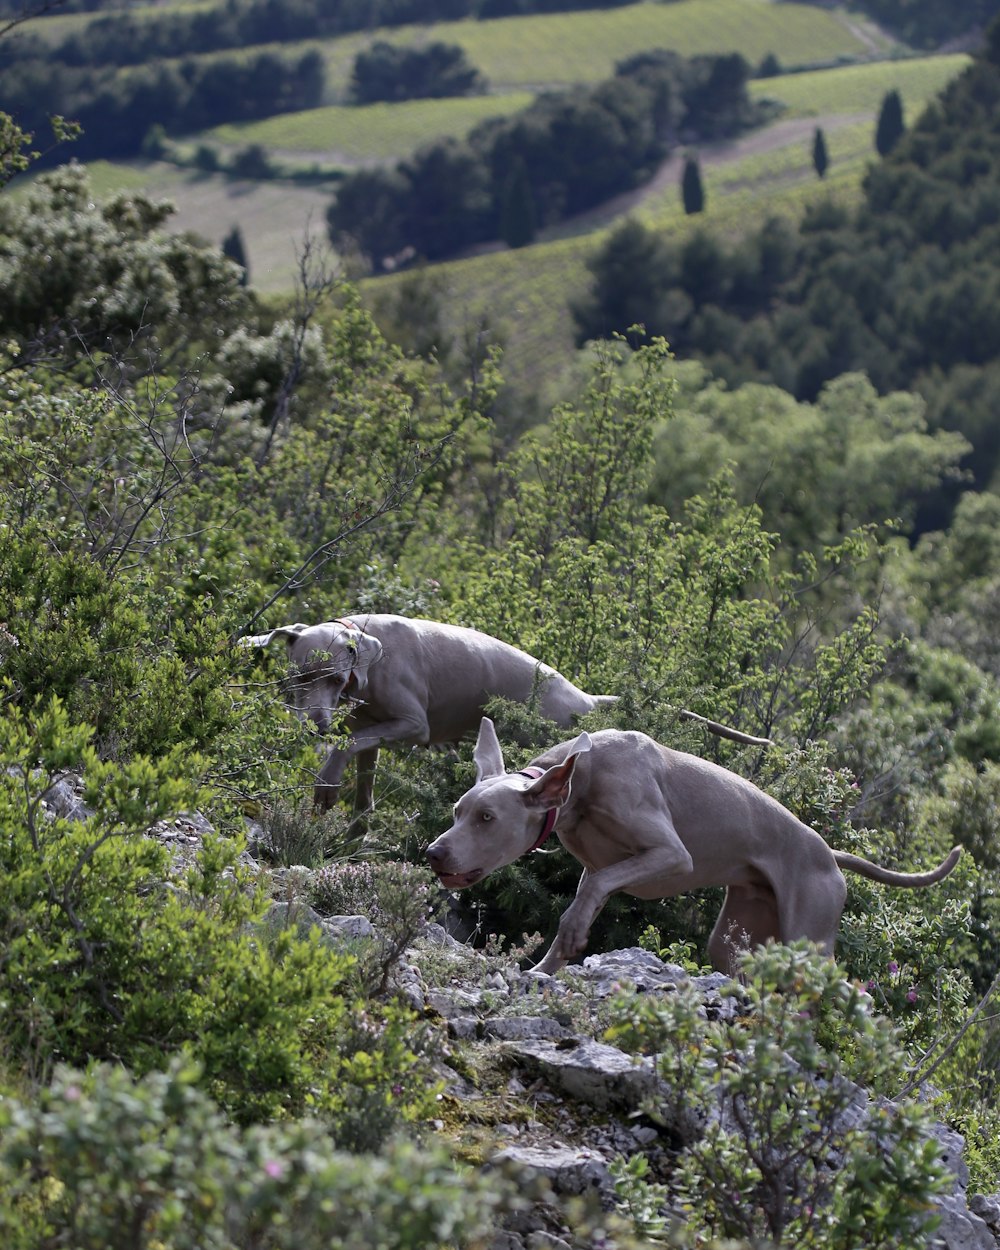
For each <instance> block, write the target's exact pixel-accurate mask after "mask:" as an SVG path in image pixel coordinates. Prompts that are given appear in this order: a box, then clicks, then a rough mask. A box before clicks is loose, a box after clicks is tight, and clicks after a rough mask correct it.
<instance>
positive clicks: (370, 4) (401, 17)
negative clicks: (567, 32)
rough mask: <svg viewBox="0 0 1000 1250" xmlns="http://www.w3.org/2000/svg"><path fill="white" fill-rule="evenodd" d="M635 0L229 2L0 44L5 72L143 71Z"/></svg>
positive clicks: (116, 18) (118, 17) (20, 35)
mask: <svg viewBox="0 0 1000 1250" xmlns="http://www.w3.org/2000/svg"><path fill="white" fill-rule="evenodd" d="M630 3H633V0H226V2H225V3H221V4H217V5H215V6H213V7H211V8H204V9H198V10H195V11H192V12H184V11H183V10H180V9H178V10H174V11H170V12H165V13H158V14H156V15H155V16H154V15H152V14H150V13H148V12H146V13H143V15H142V17H136V16H133V15H132V14H130V13H128V12H127V11H126V12H113V13H108V14H107V15H106V16H102V17H98V18H95V19H94V20H93V21H91V22H88V23H87V25H85V26H82V27H80V28H79V29H77V30H74V31H72V32H71V33H69V34H67V35H65V36H63V37H62V38H61V39H59V40H58V41H57V42H53V41H52V40H50V39H47V38H45V37H43V36H40V35H33V34H28V33H26V32H20V31H19V32H17V34H16V35H15V36H13V37H11V38H10V39H8V40H5V41H3V42H2V43H0V69H2V68H4V67H6V66H8V65H11V64H13V62H14V61H16V60H23V59H24V58H38V59H50V60H52V61H57V62H62V63H64V64H66V65H74V66H78V67H80V66H98V65H141V64H143V63H144V62H146V61H151V60H154V59H156V58H161V57H179V56H196V55H202V54H204V53H207V52H223V51H226V50H229V49H232V48H246V47H251V46H253V45H255V44H261V43H285V42H289V41H292V40H296V39H322V38H330V37H331V36H334V35H344V34H349V33H350V32H352V31H359V30H378V29H379V28H389V27H393V26H403V25H406V24H408V23H414V22H419V23H427V22H445V21H457V20H459V19H461V18H469V17H471V18H487V17H502V16H509V15H512V14H518V13H520V14H527V13H551V12H565V11H570V10H574V9H594V8H601V9H607V8H616V7H619V6H621V5H624V4H630Z"/></svg>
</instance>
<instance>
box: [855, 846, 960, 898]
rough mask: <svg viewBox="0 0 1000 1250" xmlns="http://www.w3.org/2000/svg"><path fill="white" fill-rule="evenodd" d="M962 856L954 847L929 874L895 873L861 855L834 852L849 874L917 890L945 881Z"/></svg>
mask: <svg viewBox="0 0 1000 1250" xmlns="http://www.w3.org/2000/svg"><path fill="white" fill-rule="evenodd" d="M961 854H962V848H961V847H960V846H954V847H952V849H951V850H950V851H949V852H948V855H947V857H946V858H945V859H943V860H942V861H941V863H940V864H938V866H937V867H936V868H932V869H930V871H929V872H894V871H893V869H891V868H883V867H882V865H881V864H873V863H872V862H871V861H870V860H867V859H862V858H861V856H860V855H850V854H849V853H848V852H847V851H834V852H833V858H834V859H835V860H836V861H837V864H838V866H839V867H841V868H846V869H847V870H848V872H856V873H860V875H861V876H862V877H867V878H868V880H869V881H880V882H881V883H882V884H883V885H898V886H905V887H906V888H907V889H912V890H915V889H918V888H919V887H920V886H923V885H934V884H935V882H937V881H943V880H944V878H945V877H947V875H948V873H949V872H951V870H952V869H953V868H954V867H955V865H956V864H957V863H958V861H959V858H960V857H961Z"/></svg>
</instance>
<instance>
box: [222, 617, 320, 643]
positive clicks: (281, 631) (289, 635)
mask: <svg viewBox="0 0 1000 1250" xmlns="http://www.w3.org/2000/svg"><path fill="white" fill-rule="evenodd" d="M308 628H309V626H308V625H303V624H302V622H301V621H296V623H295V624H294V625H279V626H278V628H277V629H272V630H269V631H268V632H267V633H266V634H244V635H243V637H242V638H237V639H236V645H237V646H238V647H266V646H267V644H268V643H269V642H270V641H271V639H272V638H286V639H287V640H288V642H289V643H291V642H292V641H294V639H296V638H298V636H299V634H301V633H302V632H303V630H306V629H308Z"/></svg>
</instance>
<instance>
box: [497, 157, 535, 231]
mask: <svg viewBox="0 0 1000 1250" xmlns="http://www.w3.org/2000/svg"><path fill="white" fill-rule="evenodd" d="M536 230H537V223H536V218H535V197H534V196H533V195H532V192H531V182H530V180H529V178H528V170H527V168H526V166H525V164H524V161H523V160H522V159H521V158H520V157H518V158H517V159H516V160H515V161H514V163H513V164H512V166H511V169H510V173H509V174H508V175H507V180H506V182H505V183H504V188H503V198H502V201H501V204H500V237H501V239H503V241H504V242H505V243H506V244H507V246H508V247H526V246H527V245H528V244H529V243H532V242H533V241H534V238H535V233H536Z"/></svg>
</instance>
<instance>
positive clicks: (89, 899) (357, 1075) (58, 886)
mask: <svg viewBox="0 0 1000 1250" xmlns="http://www.w3.org/2000/svg"><path fill="white" fill-rule="evenodd" d="M88 739H89V732H88V730H87V729H86V728H82V727H79V726H73V725H71V724H70V723H69V721H68V718H67V716H66V713H65V710H64V709H63V708H62V707H61V705H60V704H59V703H58V702H57V701H53V703H52V704H51V705H50V706H49V707H48V708H47V709H46V710H41V711H39V712H37V713H36V715H35V716H34V718H33V719H31V718H29V717H27V716H26V715H25V714H23V713H22V712H20V711H19V710H18V709H16V708H14V709H11V710H10V713H9V715H8V716H7V717H6V718H5V719H4V720H3V721H2V723H0V827H2V828H3V829H4V830H5V831H6V833H5V837H4V838H3V839H2V841H0V949H2V950H3V952H4V954H3V959H2V960H0V1004H2V1008H3V1014H4V1021H5V1049H6V1055H7V1057H8V1059H9V1060H10V1061H11V1062H17V1063H19V1064H20V1065H21V1066H22V1068H23V1069H24V1070H26V1071H27V1072H29V1073H30V1074H32V1075H33V1076H35V1077H42V1078H43V1077H44V1076H45V1074H46V1072H47V1070H48V1069H49V1067H50V1066H51V1064H53V1063H55V1062H59V1061H62V1062H68V1063H73V1064H78V1065H79V1064H83V1063H86V1062H87V1061H88V1060H90V1059H94V1058H98V1059H101V1058H107V1059H112V1058H113V1059H116V1060H118V1061H121V1062H124V1063H127V1064H129V1065H130V1066H132V1067H134V1068H135V1069H136V1070H137V1071H138V1072H140V1073H141V1072H145V1071H149V1070H151V1069H153V1068H157V1067H159V1066H161V1065H162V1063H163V1061H164V1056H166V1055H169V1054H171V1053H174V1052H178V1051H184V1052H185V1053H187V1054H188V1055H190V1056H191V1057H193V1058H195V1059H196V1060H197V1061H198V1062H199V1064H200V1065H201V1068H202V1080H203V1081H204V1082H205V1084H206V1086H207V1087H208V1088H209V1089H210V1090H211V1092H212V1094H213V1096H214V1097H215V1099H216V1101H218V1102H219V1103H220V1104H221V1105H223V1106H224V1107H225V1108H226V1109H227V1111H228V1112H229V1113H230V1114H231V1115H232V1116H233V1117H234V1118H235V1119H237V1120H240V1121H244V1122H249V1121H253V1120H266V1119H273V1118H284V1117H289V1116H299V1115H302V1114H304V1113H306V1112H307V1111H311V1112H314V1113H316V1114H321V1115H324V1116H326V1117H327V1118H328V1119H329V1120H330V1122H331V1125H332V1128H331V1132H332V1133H333V1135H334V1136H335V1137H336V1138H337V1140H339V1141H341V1142H343V1143H344V1144H354V1143H356V1142H359V1141H360V1142H363V1143H364V1144H366V1145H377V1144H378V1143H379V1142H380V1141H381V1140H383V1139H384V1137H386V1136H387V1135H388V1134H389V1133H390V1132H391V1131H392V1129H393V1128H395V1127H396V1126H397V1125H398V1124H400V1123H402V1122H403V1121H405V1120H412V1119H419V1118H423V1117H426V1116H427V1115H428V1114H430V1112H431V1111H432V1110H433V1106H434V1097H435V1093H436V1090H437V1086H436V1083H435V1082H434V1080H433V1079H432V1078H431V1076H430V1072H429V1062H428V1060H427V1058H426V1057H425V1055H426V1052H427V1050H428V1049H429V1047H430V1034H429V1032H428V1028H429V1026H427V1025H418V1024H417V1023H416V1022H415V1020H414V1018H413V1016H412V1014H411V1013H410V1012H408V1011H407V1010H405V1009H404V1008H402V1007H400V1006H398V1005H396V1004H393V1003H387V1004H383V1005H380V1006H374V1005H371V1004H368V1005H366V1004H364V1003H363V1002H359V1001H358V991H357V988H356V987H357V980H358V972H357V960H356V958H355V957H354V956H353V955H351V954H348V953H345V952H343V951H336V950H331V949H330V947H329V945H327V944H326V943H325V942H324V941H323V940H322V939H321V937H320V934H319V932H318V930H317V931H313V932H312V933H310V934H308V935H307V936H305V937H302V936H298V935H296V934H295V933H293V932H291V931H283V932H279V933H277V934H273V935H272V934H268V933H266V932H264V931H262V930H260V929H259V928H258V927H257V925H256V922H257V921H259V919H260V917H261V916H262V914H263V911H264V909H265V908H266V906H267V902H268V900H267V898H266V892H265V890H264V887H263V884H261V883H258V882H256V881H253V880H252V879H250V878H249V877H248V874H247V872H246V870H245V869H241V868H240V867H239V865H238V863H237V855H238V853H239V850H240V844H239V843H238V842H229V841H226V840H224V839H222V838H219V837H206V838H205V839H203V844H202V847H201V850H200V852H199V854H198V856H197V859H196V862H195V864H194V866H193V867H191V868H189V869H187V870H186V871H184V872H182V873H181V872H173V871H172V869H171V863H170V855H169V852H168V850H167V848H166V846H165V845H164V844H163V843H161V842H159V841H157V840H156V839H153V838H149V837H147V836H145V831H146V830H147V829H148V828H149V827H150V826H151V825H153V823H154V822H155V821H156V820H157V819H159V818H160V817H162V816H164V815H167V814H175V813H176V812H178V811H179V810H183V809H185V808H187V809H188V810H190V809H191V808H192V807H193V804H194V802H195V800H196V799H197V789H196V787H195V785H194V784H193V782H192V780H191V774H192V773H193V772H194V771H195V770H196V769H197V768H198V766H199V761H198V760H197V759H196V758H191V757H188V756H185V755H183V754H182V753H180V752H175V753H173V754H169V755H167V756H165V757H164V758H163V759H162V760H159V761H157V762H156V763H153V762H151V761H148V760H143V759H141V758H137V759H135V760H133V761H131V762H130V763H129V764H126V765H113V764H107V763H102V762H101V761H100V760H99V759H98V758H97V755H96V752H95V751H94V749H93V748H92V747H91V746H90V745H89V744H88ZM70 767H76V768H79V769H80V771H81V772H82V774H83V778H84V791H83V800H84V802H85V803H86V804H87V805H88V806H89V807H90V808H91V809H92V812H93V814H92V815H91V816H89V817H88V818H87V819H86V820H80V821H72V820H68V819H65V818H62V817H55V816H52V815H51V814H50V813H49V812H47V810H46V808H45V806H44V799H45V797H46V795H47V794H48V793H49V792H50V790H51V787H52V785H53V782H54V781H55V779H56V777H57V776H58V775H59V774H60V773H61V772H62V771H63V770H64V769H66V768H70Z"/></svg>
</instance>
